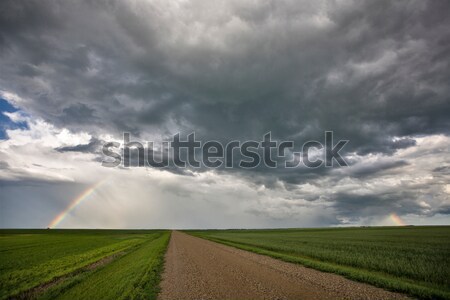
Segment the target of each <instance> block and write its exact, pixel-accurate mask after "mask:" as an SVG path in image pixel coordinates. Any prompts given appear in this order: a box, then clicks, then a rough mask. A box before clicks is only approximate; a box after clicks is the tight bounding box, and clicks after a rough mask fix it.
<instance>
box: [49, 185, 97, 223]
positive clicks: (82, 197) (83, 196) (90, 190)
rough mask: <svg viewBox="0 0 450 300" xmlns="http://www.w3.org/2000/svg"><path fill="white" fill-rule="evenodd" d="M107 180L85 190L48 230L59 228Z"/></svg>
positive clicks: (57, 217) (54, 220) (55, 219)
mask: <svg viewBox="0 0 450 300" xmlns="http://www.w3.org/2000/svg"><path fill="white" fill-rule="evenodd" d="M105 181H106V179H103V180H100V181H99V182H97V183H95V184H94V185H92V186H90V187H88V188H87V189H86V190H84V191H83V192H82V193H81V194H79V195H78V196H77V197H76V198H75V199H73V200H72V201H71V202H70V204H69V205H68V206H67V207H66V208H65V209H64V210H63V211H62V212H60V213H59V214H58V215H57V216H56V217H55V218H54V219H53V220H52V221H51V222H50V223H49V224H48V226H47V227H48V228H54V227H55V226H57V225H58V224H59V223H60V222H61V221H62V220H64V218H65V217H67V215H68V214H69V213H70V212H71V211H72V210H73V209H75V208H76V207H77V206H78V205H80V204H81V203H83V201H84V200H86V199H87V198H89V196H90V195H92V194H93V193H94V192H95V190H96V189H97V188H98V187H100V186H101V185H102V184H103V183H104V182H105Z"/></svg>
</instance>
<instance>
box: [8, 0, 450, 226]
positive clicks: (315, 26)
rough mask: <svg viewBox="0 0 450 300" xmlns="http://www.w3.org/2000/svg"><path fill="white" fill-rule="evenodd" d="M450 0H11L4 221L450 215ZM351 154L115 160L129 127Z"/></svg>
mask: <svg viewBox="0 0 450 300" xmlns="http://www.w3.org/2000/svg"><path fill="white" fill-rule="evenodd" d="M448 11H450V2H448V1H446V0H433V1H431V0H430V1H423V0H420V1H414V0H411V1H410V0H408V1H403V0H399V1H395V2H393V1H320V0H318V1H283V0H281V1H266V0H260V1H243V0H237V1H234V0H227V1H215V0H213V1H186V0H177V1H166V0H160V1H159V0H155V1H151V0H145V1H144V0H127V1H123V0H120V1H119V0H116V1H115V0H100V1H88V0H80V1H50V0H30V1H15V0H3V1H2V4H1V7H0V112H1V113H0V227H5V228H11V227H12V228H16V227H17V228H35V227H36V228H46V227H54V228H268V227H326V226H361V225H364V226H369V225H371V226H383V225H404V224H413V225H434V224H446V225H449V224H450V155H449V154H450V96H449V95H450V84H449V82H450V36H449V32H450V18H448ZM325 131H333V132H334V135H335V138H336V139H345V140H348V141H349V142H348V143H347V144H346V146H345V147H344V148H343V149H342V151H341V152H340V153H341V155H342V156H343V157H344V158H345V160H346V161H347V162H348V166H342V167H339V166H334V167H332V168H325V167H320V168H314V169H309V168H302V167H299V168H290V169H286V168H283V167H277V168H268V167H264V166H262V167H258V168H254V169H242V168H238V167H233V168H219V169H210V168H206V167H202V168H198V169H193V168H187V169H180V168H176V167H170V168H165V169H157V168H153V167H131V168H125V167H117V168H107V167H103V166H102V165H101V161H102V160H103V159H104V155H103V154H102V151H101V149H102V146H103V145H104V144H105V143H106V142H109V141H118V142H120V141H121V140H122V136H123V133H124V132H129V133H130V134H131V136H132V139H133V140H136V141H155V142H157V141H163V140H168V139H170V137H171V136H173V135H174V134H176V133H182V134H188V133H191V132H195V134H196V137H197V139H200V140H202V141H208V140H216V141H220V142H222V143H224V144H225V143H227V142H229V141H232V140H240V141H245V140H260V139H261V138H262V136H263V135H264V134H265V133H267V132H271V134H272V137H273V139H275V140H277V141H294V142H295V144H296V145H302V144H303V143H304V142H306V141H309V140H318V141H322V140H323V136H324V132H325Z"/></svg>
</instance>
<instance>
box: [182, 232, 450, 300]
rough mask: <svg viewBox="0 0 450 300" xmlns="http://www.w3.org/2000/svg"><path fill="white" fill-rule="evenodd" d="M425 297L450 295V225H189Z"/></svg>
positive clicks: (227, 241) (245, 245) (222, 240)
mask: <svg viewBox="0 0 450 300" xmlns="http://www.w3.org/2000/svg"><path fill="white" fill-rule="evenodd" d="M187 233H190V234H192V235H195V236H199V237H202V238H206V239H209V240H212V241H216V242H220V243H223V244H226V245H230V246H234V247H237V248H241V249H244V250H249V251H253V252H256V253H260V254H265V255H269V256H272V257H275V258H279V259H282V260H285V261H289V262H295V263H300V264H303V265H305V266H308V267H312V268H315V269H319V270H322V271H327V272H333V273H337V274H341V275H344V276H346V277H348V278H350V279H354V280H357V281H362V282H367V283H370V284H373V285H376V286H379V287H383V288H387V289H389V290H393V291H399V292H404V293H408V294H410V295H412V296H415V297H419V298H424V299H439V298H442V299H450V226H441V227H373V228H327V229H277V230H275V229H274V230H204V231H187Z"/></svg>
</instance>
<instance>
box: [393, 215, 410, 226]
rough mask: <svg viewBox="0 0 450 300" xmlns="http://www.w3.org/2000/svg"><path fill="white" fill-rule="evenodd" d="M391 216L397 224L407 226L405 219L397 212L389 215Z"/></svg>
mask: <svg viewBox="0 0 450 300" xmlns="http://www.w3.org/2000/svg"><path fill="white" fill-rule="evenodd" d="M389 218H390V219H391V220H392V221H393V222H394V223H395V224H396V225H397V226H406V223H405V221H403V220H402V219H401V218H400V217H399V216H398V215H397V214H396V213H392V214H390V215H389Z"/></svg>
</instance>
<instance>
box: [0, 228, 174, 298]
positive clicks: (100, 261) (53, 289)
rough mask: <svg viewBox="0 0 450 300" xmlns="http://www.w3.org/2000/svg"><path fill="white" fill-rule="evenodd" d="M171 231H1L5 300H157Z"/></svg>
mask: <svg viewBox="0 0 450 300" xmlns="http://www.w3.org/2000/svg"><path fill="white" fill-rule="evenodd" d="M169 237H170V233H169V231H155V230H135V231H133V230H0V299H8V298H37V299H53V298H55V296H58V299H124V298H126V299H144V298H145V299H154V298H156V295H157V292H158V283H159V277H160V273H161V269H162V264H163V257H164V253H165V250H166V247H167V244H168V241H169Z"/></svg>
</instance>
